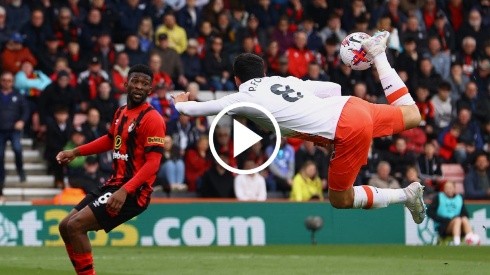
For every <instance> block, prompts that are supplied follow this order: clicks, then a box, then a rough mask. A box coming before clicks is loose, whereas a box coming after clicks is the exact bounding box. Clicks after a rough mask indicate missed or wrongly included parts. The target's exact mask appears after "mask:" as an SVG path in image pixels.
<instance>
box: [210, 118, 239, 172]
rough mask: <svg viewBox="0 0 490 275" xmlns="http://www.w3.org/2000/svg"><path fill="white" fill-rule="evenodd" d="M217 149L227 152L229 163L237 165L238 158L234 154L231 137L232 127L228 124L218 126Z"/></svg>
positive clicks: (232, 165) (233, 165)
mask: <svg viewBox="0 0 490 275" xmlns="http://www.w3.org/2000/svg"><path fill="white" fill-rule="evenodd" d="M215 133H216V138H215V139H216V142H215V146H216V151H217V152H226V153H227V154H228V162H227V163H228V164H229V165H230V166H231V167H236V160H235V156H234V154H233V152H234V150H233V145H234V143H233V140H232V139H231V129H230V128H229V127H228V126H219V127H217V128H216V131H215ZM223 154H224V153H223Z"/></svg>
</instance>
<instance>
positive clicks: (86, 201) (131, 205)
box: [75, 186, 148, 233]
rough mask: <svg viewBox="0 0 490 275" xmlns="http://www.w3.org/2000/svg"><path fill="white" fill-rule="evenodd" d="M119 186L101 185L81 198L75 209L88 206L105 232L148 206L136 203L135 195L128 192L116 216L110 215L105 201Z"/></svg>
mask: <svg viewBox="0 0 490 275" xmlns="http://www.w3.org/2000/svg"><path fill="white" fill-rule="evenodd" d="M119 188H120V187H119V186H103V187H101V188H100V190H99V191H98V192H93V193H89V194H87V195H86V196H85V198H83V200H82V201H81V202H80V203H79V204H78V205H76V206H75V209H76V210H78V211H80V210H82V209H83V208H84V207H85V206H88V207H90V209H92V212H93V213H94V216H95V218H96V219H97V222H98V223H99V225H100V226H101V227H102V229H104V231H105V232H106V233H109V232H110V231H111V230H112V229H114V228H116V227H117V226H119V225H120V224H123V223H125V222H126V221H128V220H130V219H132V218H133V217H135V216H138V215H139V214H141V213H142V212H143V211H145V210H146V208H147V206H148V205H145V206H143V207H142V206H140V205H139V204H138V201H137V200H138V199H137V197H136V196H133V195H129V194H128V196H127V197H126V201H125V202H124V204H123V206H122V207H121V210H120V211H119V213H118V214H117V215H116V216H112V215H111V214H109V212H107V209H106V203H107V200H108V199H109V197H110V196H111V195H112V194H113V193H114V192H116V191H117V190H119Z"/></svg>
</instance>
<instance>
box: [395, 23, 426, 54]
mask: <svg viewBox="0 0 490 275" xmlns="http://www.w3.org/2000/svg"><path fill="white" fill-rule="evenodd" d="M401 39H402V40H403V41H407V40H409V41H414V42H415V43H416V44H417V48H418V49H419V50H426V49H427V32H426V29H425V28H421V26H420V24H419V20H418V19H417V17H416V16H410V17H409V18H408V20H407V29H406V30H405V31H403V32H402V33H401Z"/></svg>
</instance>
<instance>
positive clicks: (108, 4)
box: [89, 0, 119, 30]
mask: <svg viewBox="0 0 490 275" xmlns="http://www.w3.org/2000/svg"><path fill="white" fill-rule="evenodd" d="M112 2H114V1H109V0H96V1H91V3H90V4H91V8H92V9H94V8H95V9H97V10H99V11H100V13H101V17H102V24H103V26H105V27H106V28H108V29H111V30H114V29H116V24H117V23H118V21H119V18H118V17H119V14H118V13H117V11H116V9H115V8H114V5H113V3H112ZM89 16H90V13H89Z"/></svg>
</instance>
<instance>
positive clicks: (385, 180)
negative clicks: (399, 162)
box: [368, 161, 400, 188]
mask: <svg viewBox="0 0 490 275" xmlns="http://www.w3.org/2000/svg"><path fill="white" fill-rule="evenodd" d="M390 173H391V165H390V163H389V162H386V161H380V162H379V163H378V167H377V169H376V174H374V175H373V176H372V177H371V179H369V182H368V184H369V185H371V186H374V187H378V188H400V183H399V182H398V180H396V179H395V178H394V177H392V176H391V175H390Z"/></svg>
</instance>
